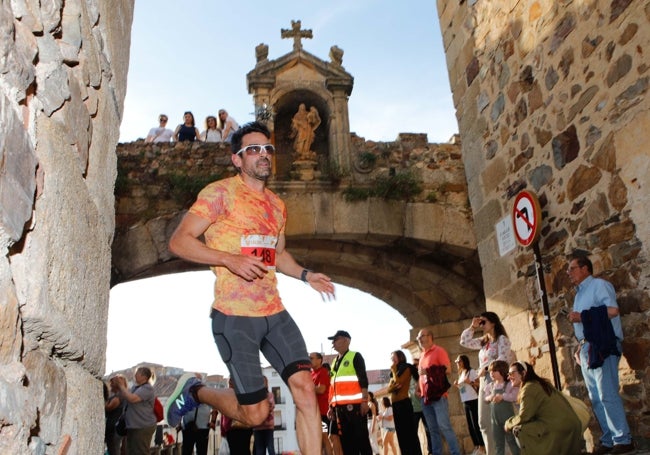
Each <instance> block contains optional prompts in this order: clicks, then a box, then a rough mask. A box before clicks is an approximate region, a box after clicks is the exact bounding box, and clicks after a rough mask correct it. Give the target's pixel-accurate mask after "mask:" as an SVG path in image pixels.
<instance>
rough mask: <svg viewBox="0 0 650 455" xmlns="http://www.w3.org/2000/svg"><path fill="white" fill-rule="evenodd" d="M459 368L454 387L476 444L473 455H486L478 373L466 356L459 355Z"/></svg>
mask: <svg viewBox="0 0 650 455" xmlns="http://www.w3.org/2000/svg"><path fill="white" fill-rule="evenodd" d="M455 362H456V367H457V368H458V379H457V380H456V381H455V382H454V385H455V386H456V387H458V391H459V392H460V401H462V402H463V407H464V408H465V418H466V419H467V428H468V429H469V435H470V437H471V438H472V442H473V443H474V452H472V455H479V454H484V453H485V444H484V443H483V437H482V436H481V429H480V427H479V425H478V386H479V383H480V381H479V378H478V373H477V372H476V370H475V369H474V368H472V367H471V366H470V364H469V358H468V357H467V356H466V355H459V356H458V358H456V360H455Z"/></svg>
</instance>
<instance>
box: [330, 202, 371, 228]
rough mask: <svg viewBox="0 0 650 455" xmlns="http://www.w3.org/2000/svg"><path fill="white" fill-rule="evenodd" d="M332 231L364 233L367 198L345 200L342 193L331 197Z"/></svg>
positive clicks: (366, 220) (366, 217) (367, 205)
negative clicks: (353, 200)
mask: <svg viewBox="0 0 650 455" xmlns="http://www.w3.org/2000/svg"><path fill="white" fill-rule="evenodd" d="M332 202H333V206H334V213H333V215H334V217H333V218H334V232H335V233H347V234H365V233H367V232H368V210H369V205H370V202H369V201H368V200H365V201H358V202H346V201H345V200H344V198H343V196H342V195H340V194H339V195H337V196H335V197H334V199H333V201H332Z"/></svg>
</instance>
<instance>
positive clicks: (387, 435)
mask: <svg viewBox="0 0 650 455" xmlns="http://www.w3.org/2000/svg"><path fill="white" fill-rule="evenodd" d="M381 404H382V405H383V406H384V411H383V412H382V413H381V414H379V415H378V416H377V419H378V420H379V424H380V425H381V428H382V429H383V430H384V439H383V445H384V455H388V449H389V448H390V449H391V451H392V452H393V455H397V448H396V447H395V422H394V421H393V408H392V406H391V404H390V398H388V397H383V398H382V399H381Z"/></svg>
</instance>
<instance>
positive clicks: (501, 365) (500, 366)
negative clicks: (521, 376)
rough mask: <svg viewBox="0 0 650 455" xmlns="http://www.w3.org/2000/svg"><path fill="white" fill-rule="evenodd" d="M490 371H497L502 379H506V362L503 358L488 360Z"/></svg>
mask: <svg viewBox="0 0 650 455" xmlns="http://www.w3.org/2000/svg"><path fill="white" fill-rule="evenodd" d="M490 371H498V372H499V373H501V377H502V378H503V380H504V381H506V382H507V381H508V362H506V361H505V360H493V361H492V362H490Z"/></svg>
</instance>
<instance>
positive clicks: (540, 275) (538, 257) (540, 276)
mask: <svg viewBox="0 0 650 455" xmlns="http://www.w3.org/2000/svg"><path fill="white" fill-rule="evenodd" d="M533 252H534V253H535V270H536V271H537V285H538V286H539V293H540V294H541V297H542V309H543V311H544V321H545V322H546V336H547V337H548V349H549V351H550V354H551V367H552V368H553V380H554V382H555V388H556V389H558V390H562V385H561V381H560V371H559V369H558V364H557V353H556V352H555V339H554V337H553V326H552V325H551V315H550V310H549V307H548V298H547V296H546V284H545V282H544V269H543V267H542V253H541V252H540V250H539V242H535V243H534V244H533Z"/></svg>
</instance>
